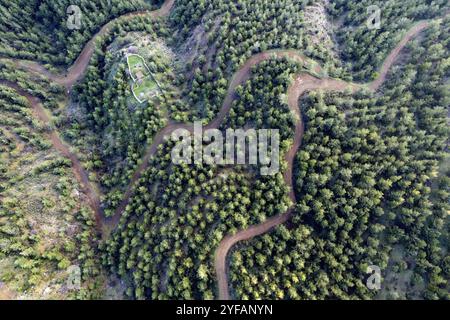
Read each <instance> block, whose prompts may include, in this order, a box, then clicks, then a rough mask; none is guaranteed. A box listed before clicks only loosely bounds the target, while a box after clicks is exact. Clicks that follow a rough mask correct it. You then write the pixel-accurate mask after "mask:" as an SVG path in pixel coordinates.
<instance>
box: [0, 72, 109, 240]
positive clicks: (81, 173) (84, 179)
mask: <svg viewBox="0 0 450 320" xmlns="http://www.w3.org/2000/svg"><path fill="white" fill-rule="evenodd" d="M0 85H4V86H7V87H10V88H12V89H14V90H15V91H17V93H19V94H20V95H21V96H23V97H25V98H26V99H27V100H28V102H29V104H30V105H31V107H32V108H33V113H34V115H35V117H36V118H37V119H39V120H40V121H41V122H43V123H44V124H45V125H46V126H48V127H50V128H52V129H51V131H50V132H49V134H48V138H49V139H50V141H51V143H52V145H53V147H54V148H55V149H56V150H58V151H59V152H60V153H61V154H62V155H63V156H64V157H65V158H68V159H70V161H71V162H72V171H73V173H74V175H75V178H76V179H77V181H78V182H79V183H80V184H81V187H82V189H83V192H84V193H85V194H86V196H87V198H88V200H89V205H90V207H91V208H92V209H93V210H94V212H95V220H96V226H97V228H98V230H99V231H101V229H100V227H101V217H102V210H101V206H100V196H99V194H98V192H97V190H96V189H95V188H94V187H93V186H92V184H91V183H90V182H89V176H88V174H87V172H86V170H84V168H83V166H82V165H81V162H80V161H79V160H78V157H77V156H76V155H75V154H74V153H73V152H71V151H70V148H69V147H68V146H67V145H66V144H65V143H64V142H63V141H62V139H61V138H60V136H59V134H58V132H57V131H56V130H55V129H54V127H53V126H52V120H51V119H50V117H49V116H48V114H47V112H46V111H45V109H44V107H43V106H42V104H41V102H40V101H39V99H38V98H36V97H34V96H32V95H31V94H29V93H28V92H26V91H25V90H23V89H22V88H21V87H19V86H18V85H17V84H16V83H12V82H9V81H6V80H0Z"/></svg>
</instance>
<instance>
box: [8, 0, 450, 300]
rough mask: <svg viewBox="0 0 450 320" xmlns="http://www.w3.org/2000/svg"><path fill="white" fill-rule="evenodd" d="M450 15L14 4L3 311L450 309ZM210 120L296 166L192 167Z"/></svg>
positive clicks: (172, 1) (395, 4)
mask: <svg viewBox="0 0 450 320" xmlns="http://www.w3.org/2000/svg"><path fill="white" fill-rule="evenodd" d="M70 6H75V7H72V9H70V10H69V9H68V8H69V7H70ZM370 6H372V7H374V8H378V9H379V10H380V11H379V12H380V17H381V21H380V26H379V28H369V27H368V22H370V21H368V19H370V14H371V12H370V11H369V10H368V9H367V8H368V7H370ZM449 9H450V5H449V4H448V1H445V0H434V1H431V0H408V1H400V0H389V1H368V0H364V1H356V0H328V1H325V0H276V1H269V0H252V1H250V0H239V1H222V0H209V1H204V0H201V1H199V0H189V1H187V0H166V1H163V0H151V1H150V0H132V1H123V0H95V1H85V0H74V1H68V0H59V1H47V0H35V1H23V0H14V1H3V0H2V1H0V20H1V21H2V24H1V29H0V33H1V37H0V44H1V45H0V48H1V49H0V109H1V112H0V299H29V298H32V299H33V298H34V299H108V298H113V299H150V300H183V299H185V300H192V299H195V300H212V299H218V298H231V299H244V300H248V299H251V300H253V299H269V300H279V299H282V300H317V299H320V300H321V299H343V300H347V299H363V300H371V299H401V300H403V299H426V300H444V299H445V300H446V299H449V298H450V284H449V280H450V256H449V251H448V250H449V248H448V246H449V241H450V238H449V227H450V221H449V212H450V211H449V210H450V205H449V203H450V201H449V200H450V189H449V188H450V186H449V182H450V171H449V170H450V167H449V156H448V137H449V133H450V131H449V120H448V117H449V106H450V82H449V79H450V17H449V16H448V13H449V12H450V10H449ZM73 10H74V11H73ZM78 10H79V13H80V16H79V17H78V16H77V13H78ZM78 18H80V19H79V20H78V21H77V19H78ZM74 19H75V20H74ZM74 23H75V24H77V26H75V27H73V24H74ZM78 23H79V25H78ZM133 55H134V56H139V57H140V59H142V61H144V62H145V63H144V64H143V65H139V67H140V68H141V69H139V70H140V71H139V72H137V73H136V74H137V75H138V76H137V77H138V79H137V80H136V79H134V77H133V75H136V74H135V73H133V70H132V65H130V56H133ZM144 67H145V68H144ZM143 70H144V71H145V72H143ZM143 73H145V74H143ZM146 86H147V87H146ZM138 98H142V99H143V101H141V100H140V99H138ZM194 121H200V122H201V123H203V124H204V125H205V126H206V127H208V128H213V129H217V132H219V133H221V134H223V135H224V136H225V134H226V132H227V130H229V129H241V128H243V129H245V130H248V129H255V130H259V129H269V130H278V132H279V133H280V146H279V151H280V170H279V172H278V173H276V174H274V175H263V174H261V165H260V164H256V165H255V164H249V165H232V164H210V163H206V162H205V163H195V164H182V165H179V164H174V162H173V161H172V160H173V159H172V154H171V151H172V150H173V148H174V147H175V145H176V142H175V141H173V140H172V139H170V136H171V134H172V132H173V131H175V130H176V129H180V128H183V129H186V128H191V127H192V123H193V122H194ZM207 145H208V143H207V142H206V141H204V142H203V146H204V147H205V146H207ZM223 152H224V151H223V150H222V153H223ZM222 264H224V265H225V267H223V266H222ZM369 266H377V267H378V268H379V269H380V270H381V287H380V288H379V290H378V289H377V290H373V289H371V288H370V286H368V281H369V280H368V278H369V276H370V274H369V273H368V268H369ZM73 267H75V268H78V269H76V270H79V275H80V283H79V286H78V287H77V288H75V289H74V288H72V287H70V285H69V282H70V281H69V280H70V279H71V277H73V274H71V271H70V270H73ZM68 281H69V282H68Z"/></svg>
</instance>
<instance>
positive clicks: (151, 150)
mask: <svg viewBox="0 0 450 320" xmlns="http://www.w3.org/2000/svg"><path fill="white" fill-rule="evenodd" d="M173 4H174V0H166V1H165V2H164V4H163V6H162V7H161V8H160V9H159V10H156V11H152V12H147V11H144V12H134V13H130V14H126V15H124V16H121V17H119V18H117V19H115V20H112V21H110V22H109V23H107V24H106V25H105V26H103V27H102V28H101V30H100V31H99V32H98V33H97V34H96V35H95V36H94V37H93V38H92V39H91V40H90V41H89V42H88V43H87V44H86V46H85V47H84V49H83V51H82V53H81V54H80V56H79V57H78V59H77V60H76V62H75V63H74V65H73V66H72V67H71V68H70V69H69V70H68V71H67V72H66V73H65V74H63V75H54V74H52V73H50V72H49V71H47V70H46V69H45V68H44V67H42V66H40V65H39V64H37V63H34V62H23V61H16V63H17V64H18V66H20V67H21V68H23V69H25V70H28V71H30V72H32V73H38V74H41V75H44V76H46V77H48V78H49V79H50V80H52V81H54V82H56V83H58V84H61V85H63V86H65V87H66V88H70V87H72V86H73V85H74V84H75V83H76V82H77V81H79V80H80V79H81V78H82V77H83V76H84V74H85V71H86V69H87V67H88V64H89V60H90V58H91V57H92V54H93V52H94V48H95V40H96V39H97V37H98V36H101V35H103V34H106V33H107V32H108V31H109V30H110V27H111V25H112V23H114V21H116V20H118V19H127V18H129V17H133V16H137V15H151V16H152V17H155V18H156V17H163V16H166V15H168V14H169V12H170V9H171V8H172V6H173ZM428 26H429V22H428V21H423V22H420V23H418V24H417V25H415V26H414V27H413V28H411V29H410V30H409V31H408V32H407V34H406V35H405V36H404V38H403V39H402V40H401V42H400V43H399V44H398V45H397V47H396V48H395V49H394V50H393V51H392V52H391V54H390V55H389V56H388V57H387V58H386V60H385V62H384V63H383V66H382V67H381V69H380V72H379V77H378V78H377V79H376V80H375V81H373V82H371V83H368V84H365V85H364V84H353V83H347V82H345V81H341V80H338V79H331V78H316V77H314V76H312V75H310V74H307V73H302V74H300V75H298V77H297V78H296V79H295V81H294V82H293V83H292V85H291V86H290V88H289V90H288V94H287V96H288V105H289V108H290V109H291V111H292V112H293V113H294V114H295V115H296V119H297V121H296V125H295V139H294V143H293V145H292V147H291V149H290V150H289V152H288V153H287V155H286V161H287V163H288V169H287V171H286V172H285V173H284V180H285V182H286V184H287V185H288V186H289V187H290V194H289V195H290V198H291V200H292V202H293V203H296V196H295V192H294V188H293V164H294V160H295V155H296V154H297V152H298V150H299V148H300V146H301V144H302V138H303V134H304V123H303V121H302V116H301V112H300V109H299V106H298V101H299V98H300V97H301V96H302V95H303V94H304V93H305V92H307V91H313V90H326V91H344V90H350V91H356V90H359V89H362V88H368V89H370V90H372V91H376V90H378V89H379V88H380V86H381V85H382V84H383V82H384V81H385V79H386V76H387V73H388V71H389V69H390V68H391V66H392V65H393V63H394V62H395V60H396V59H397V57H398V55H399V53H400V52H401V50H402V49H403V48H404V47H405V46H406V44H407V43H408V42H409V41H410V40H411V39H412V38H413V37H414V36H416V35H417V34H419V33H420V32H421V31H422V30H424V29H425V28H427V27H428ZM274 56H276V57H287V58H290V59H295V60H300V61H305V58H304V56H303V55H301V54H299V53H296V52H293V51H292V50H284V51H280V50H277V51H269V52H264V53H260V54H256V55H254V56H252V57H251V58H250V59H249V60H247V61H246V62H245V64H244V65H243V66H242V67H241V68H240V69H239V70H238V71H237V72H236V73H235V75H234V76H233V78H232V80H231V82H230V84H229V88H228V92H227V95H226V98H225V100H224V103H223V105H222V108H221V110H220V112H219V113H218V115H217V117H216V118H215V119H214V120H213V121H212V122H211V123H210V124H209V125H208V126H207V128H218V127H219V126H220V125H221V123H222V122H223V120H224V119H225V117H226V116H227V114H228V113H229V111H230V108H231V106H232V102H233V100H234V98H235V91H236V88H237V87H238V86H239V85H240V84H243V83H244V82H245V81H246V80H247V79H249V77H250V74H251V68H252V67H253V66H255V65H257V64H259V63H261V62H262V61H265V60H268V59H270V58H271V57H274ZM314 71H315V72H318V71H320V67H318V70H314ZM0 83H1V84H5V85H7V86H9V87H11V88H13V89H15V90H16V91H17V92H18V93H19V94H21V95H23V96H25V97H26V98H27V99H28V101H29V102H30V104H31V105H32V106H33V109H34V110H35V113H36V115H37V117H38V118H39V119H40V120H41V121H43V122H44V123H46V124H50V123H51V121H50V119H49V117H48V116H47V114H46V113H45V110H44V108H43V107H42V105H41V103H40V102H39V100H38V99H37V98H35V97H32V96H31V95H30V94H28V93H27V92H25V91H24V90H22V89H21V88H20V87H19V86H18V85H16V84H13V83H10V82H7V81H2V82H0ZM180 128H184V129H187V130H192V125H190V124H181V123H175V122H170V123H169V124H168V126H166V127H165V128H164V129H162V130H161V131H160V132H159V133H158V134H157V135H156V136H155V138H154V141H153V143H152V145H150V146H149V147H148V148H147V151H146V153H145V156H144V157H143V159H142V161H141V164H140V165H139V167H138V168H137V170H136V171H135V173H134V175H133V177H132V180H131V182H130V184H129V187H128V189H127V191H126V193H125V195H124V200H123V201H122V203H121V204H120V205H119V207H118V208H117V210H116V211H115V214H114V215H113V217H112V218H105V217H104V215H103V213H102V210H101V206H100V196H99V195H98V193H97V191H96V189H95V188H94V187H93V186H92V185H91V183H90V182H89V179H88V175H87V173H86V171H85V170H84V169H83V168H82V166H81V163H80V162H79V160H78V159H77V157H76V156H75V155H74V154H73V153H71V152H70V150H69V148H68V147H67V146H66V145H65V144H64V142H63V141H62V140H61V139H60V137H59V135H58V134H57V132H56V131H55V130H52V131H51V133H50V138H51V141H52V143H53V145H54V147H55V148H56V149H57V150H58V151H60V152H61V153H62V154H63V155H64V156H65V157H67V158H69V159H70V160H71V161H72V165H73V170H74V173H75V176H76V177H77V179H78V181H80V183H81V184H82V186H83V188H84V191H85V192H86V194H87V196H88V199H89V202H90V204H91V206H92V208H93V209H94V211H95V212H96V220H97V223H98V225H99V226H100V227H101V228H103V232H105V229H108V230H109V231H110V230H112V229H114V227H115V226H116V225H117V224H118V222H119V220H120V217H121V215H122V213H123V212H124V210H125V208H126V206H127V205H128V203H129V201H130V199H131V197H132V195H133V192H134V187H135V185H136V183H137V181H139V179H140V177H141V176H142V173H143V172H144V171H145V169H146V168H147V167H148V162H149V160H150V158H151V157H152V156H153V155H154V154H155V153H156V151H157V149H158V146H159V145H160V144H161V143H163V142H164V139H165V137H167V136H169V135H170V134H171V133H172V132H173V131H174V130H176V129H180ZM292 212H293V207H292V208H290V209H289V210H288V212H286V213H285V214H283V215H279V216H276V217H272V218H270V219H268V220H267V221H265V222H264V223H261V224H259V225H255V226H252V227H250V228H248V229H245V230H242V231H240V232H238V233H236V234H234V235H229V236H227V237H225V238H224V239H223V240H222V241H221V243H220V244H219V246H218V248H217V251H216V253H215V269H216V275H217V279H218V289H219V299H221V300H226V299H229V298H230V296H229V290H228V279H227V270H226V260H227V256H228V253H229V251H230V249H231V248H232V247H233V246H234V245H235V244H236V243H238V242H240V241H244V240H249V239H251V238H253V237H256V236H259V235H262V234H264V233H266V232H268V231H270V230H272V229H273V228H275V227H276V226H278V225H280V224H283V223H285V222H286V221H288V220H289V219H290V217H291V215H292ZM105 227H107V228H105Z"/></svg>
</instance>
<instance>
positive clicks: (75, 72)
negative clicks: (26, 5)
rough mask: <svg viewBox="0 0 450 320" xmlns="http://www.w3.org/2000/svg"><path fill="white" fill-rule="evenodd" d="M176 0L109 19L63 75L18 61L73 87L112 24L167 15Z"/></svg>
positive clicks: (35, 64)
mask: <svg viewBox="0 0 450 320" xmlns="http://www.w3.org/2000/svg"><path fill="white" fill-rule="evenodd" d="M174 2H175V0H166V1H164V3H163V5H162V6H161V8H159V9H158V10H154V11H146V10H144V11H136V12H131V13H127V14H124V15H122V16H120V17H117V18H116V19H113V20H111V21H109V22H108V23H107V24H105V25H104V26H103V27H102V28H101V29H100V31H99V32H97V33H96V34H95V35H94V36H93V37H92V39H91V40H90V41H89V42H88V43H87V44H86V45H85V46H84V48H83V51H81V53H80V55H79V56H78V58H77V59H76V60H75V62H74V64H73V65H72V66H71V67H70V68H69V70H68V71H67V72H66V73H64V74H62V75H55V74H53V73H51V72H49V71H48V70H47V69H45V68H44V67H43V66H42V65H40V64H38V63H35V62H31V61H20V60H18V61H17V63H18V65H19V66H20V67H22V68H24V69H26V70H28V71H31V72H33V73H37V74H41V75H44V76H45V77H47V78H48V79H50V80H52V81H53V82H56V83H58V84H60V85H62V86H65V87H66V88H67V89H69V88H70V87H72V86H73V85H74V84H75V83H76V82H77V81H78V80H80V79H82V78H83V76H84V74H85V72H86V69H87V67H88V65H89V61H90V60H91V57H92V55H93V53H94V50H95V41H96V40H97V39H98V38H99V37H101V36H103V35H105V34H107V33H108V32H109V31H110V30H111V26H112V25H113V24H114V23H115V22H117V21H119V20H124V19H130V18H133V17H137V16H150V17H152V18H154V19H156V18H159V17H165V16H167V15H169V13H170V10H171V9H172V7H173V4H174Z"/></svg>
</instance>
